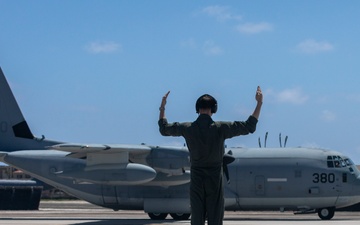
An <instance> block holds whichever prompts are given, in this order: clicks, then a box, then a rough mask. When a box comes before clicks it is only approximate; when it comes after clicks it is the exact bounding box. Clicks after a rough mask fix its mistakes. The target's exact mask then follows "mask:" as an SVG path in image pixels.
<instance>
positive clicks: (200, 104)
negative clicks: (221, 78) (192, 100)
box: [195, 94, 217, 113]
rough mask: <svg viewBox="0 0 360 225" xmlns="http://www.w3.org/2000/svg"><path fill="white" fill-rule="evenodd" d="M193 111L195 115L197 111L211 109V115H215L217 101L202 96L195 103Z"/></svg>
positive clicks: (209, 96) (208, 96) (207, 96)
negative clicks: (194, 110)
mask: <svg viewBox="0 0 360 225" xmlns="http://www.w3.org/2000/svg"><path fill="white" fill-rule="evenodd" d="M195 109H196V113H199V109H211V113H216V111H217V101H216V99H215V98H214V97H213V96H211V95H209V94H204V95H202V96H200V97H199V98H198V100H197V101H196V104H195Z"/></svg>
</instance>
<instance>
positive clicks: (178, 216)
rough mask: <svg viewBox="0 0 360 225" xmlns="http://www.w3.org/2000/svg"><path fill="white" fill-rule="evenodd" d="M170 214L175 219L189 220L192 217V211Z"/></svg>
mask: <svg viewBox="0 0 360 225" xmlns="http://www.w3.org/2000/svg"><path fill="white" fill-rule="evenodd" d="M170 216H171V217H172V218H173V219H174V220H188V219H189V217H190V213H170Z"/></svg>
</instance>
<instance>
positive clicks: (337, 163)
mask: <svg viewBox="0 0 360 225" xmlns="http://www.w3.org/2000/svg"><path fill="white" fill-rule="evenodd" d="M353 164H354V163H353V162H352V161H351V160H350V159H342V158H341V157H340V156H335V155H334V156H328V157H327V166H328V167H329V168H333V167H336V168H341V167H346V166H350V165H353Z"/></svg>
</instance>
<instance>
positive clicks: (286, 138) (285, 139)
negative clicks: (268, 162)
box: [284, 135, 288, 148]
mask: <svg viewBox="0 0 360 225" xmlns="http://www.w3.org/2000/svg"><path fill="white" fill-rule="evenodd" d="M287 139H288V136H287V135H286V137H285V143H284V148H286V142H287Z"/></svg>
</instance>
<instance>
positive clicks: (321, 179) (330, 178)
mask: <svg viewBox="0 0 360 225" xmlns="http://www.w3.org/2000/svg"><path fill="white" fill-rule="evenodd" d="M334 182H335V174H333V173H314V174H313V183H334Z"/></svg>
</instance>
